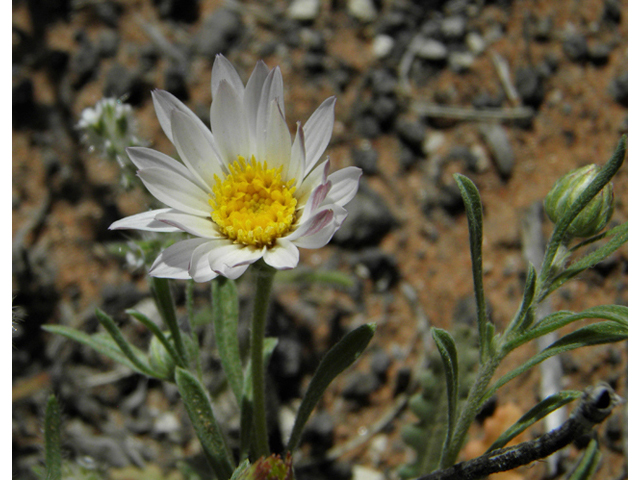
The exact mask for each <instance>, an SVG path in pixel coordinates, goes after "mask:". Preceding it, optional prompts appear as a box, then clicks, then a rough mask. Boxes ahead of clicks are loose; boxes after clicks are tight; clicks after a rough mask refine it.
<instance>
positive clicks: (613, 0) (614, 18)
mask: <svg viewBox="0 0 640 480" xmlns="http://www.w3.org/2000/svg"><path fill="white" fill-rule="evenodd" d="M621 19H622V8H621V6H620V0H605V1H604V9H603V10H602V20H604V21H605V22H611V23H614V24H618V23H620V20H621Z"/></svg>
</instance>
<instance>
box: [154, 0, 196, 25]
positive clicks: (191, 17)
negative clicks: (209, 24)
mask: <svg viewBox="0 0 640 480" xmlns="http://www.w3.org/2000/svg"><path fill="white" fill-rule="evenodd" d="M153 4H154V5H155V7H156V9H157V10H158V13H159V14H160V17H161V18H165V19H166V18H170V19H171V20H174V21H176V22H185V23H194V22H196V21H197V20H198V16H199V13H200V12H199V6H198V0H154V2H153Z"/></svg>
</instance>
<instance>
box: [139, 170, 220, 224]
mask: <svg viewBox="0 0 640 480" xmlns="http://www.w3.org/2000/svg"><path fill="white" fill-rule="evenodd" d="M138 176H139V177H140V179H141V180H142V182H143V183H144V185H145V187H147V190H149V192H150V193H151V195H153V196H154V197H156V198H157V199H158V200H160V201H161V202H162V203H164V204H165V205H168V206H169V207H172V208H175V209H176V210H180V211H181V212H185V213H190V214H192V215H198V216H201V217H207V216H209V214H210V213H211V207H210V206H209V197H208V195H207V194H206V193H204V192H203V191H202V189H200V188H199V187H198V186H196V184H195V183H193V182H190V181H189V180H187V179H186V178H184V177H180V176H178V175H167V171H166V170H164V169H162V168H157V167H156V168H145V169H144V170H140V171H139V172H138Z"/></svg>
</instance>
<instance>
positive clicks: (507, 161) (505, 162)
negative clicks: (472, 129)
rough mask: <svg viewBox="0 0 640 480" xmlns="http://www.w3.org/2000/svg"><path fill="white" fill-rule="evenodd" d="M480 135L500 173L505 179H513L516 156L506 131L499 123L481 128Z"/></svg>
mask: <svg viewBox="0 0 640 480" xmlns="http://www.w3.org/2000/svg"><path fill="white" fill-rule="evenodd" d="M480 133H481V134H482V136H483V138H484V141H485V142H486V144H487V146H488V147H489V150H490V151H491V155H492V157H493V159H494V161H495V162H496V167H497V168H498V173H499V174H500V176H501V177H502V178H503V179H507V178H509V177H511V174H512V172H513V166H514V163H515V155H514V153H513V148H512V147H511V141H510V140H509V136H508V135H507V131H506V129H505V128H504V127H503V126H502V125H499V124H497V123H495V124H487V125H481V126H480Z"/></svg>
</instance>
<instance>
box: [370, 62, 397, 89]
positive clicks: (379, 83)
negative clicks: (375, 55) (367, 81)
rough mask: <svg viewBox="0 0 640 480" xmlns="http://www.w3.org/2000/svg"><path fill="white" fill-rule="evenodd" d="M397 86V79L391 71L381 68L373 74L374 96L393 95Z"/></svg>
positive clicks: (372, 86) (372, 87)
mask: <svg viewBox="0 0 640 480" xmlns="http://www.w3.org/2000/svg"><path fill="white" fill-rule="evenodd" d="M397 85H398V81H397V80H396V77H395V76H394V75H393V74H392V73H391V72H390V71H389V70H387V69H384V68H379V69H377V70H374V71H373V72H371V89H372V90H373V93H374V95H377V96H382V95H393V94H394V93H395V91H396V87H397Z"/></svg>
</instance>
